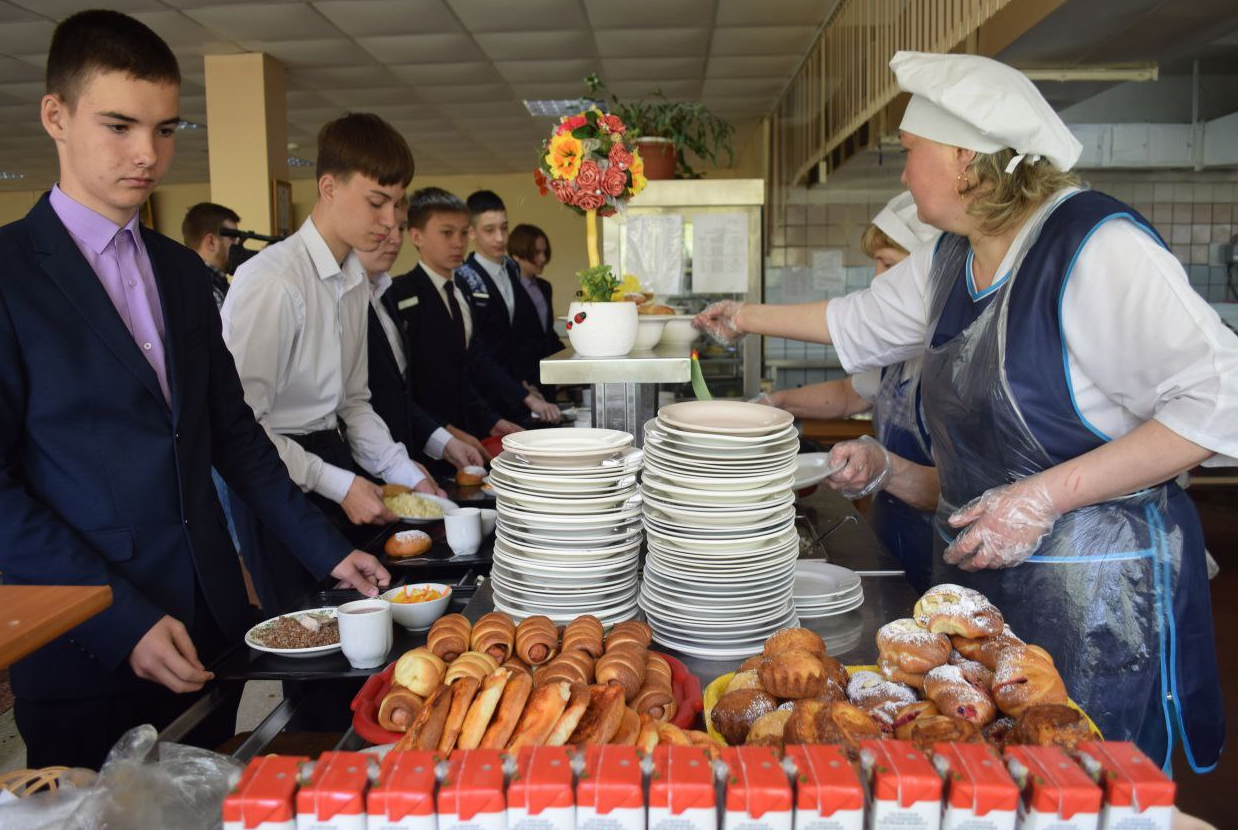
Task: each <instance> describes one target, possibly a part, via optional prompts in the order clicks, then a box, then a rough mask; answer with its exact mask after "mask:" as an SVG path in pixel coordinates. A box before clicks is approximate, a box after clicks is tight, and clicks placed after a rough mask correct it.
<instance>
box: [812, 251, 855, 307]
mask: <svg viewBox="0 0 1238 830" xmlns="http://www.w3.org/2000/svg"><path fill="white" fill-rule="evenodd" d="M812 287H813V288H815V289H816V290H817V291H818V292H819V293H820V295H821V296H820V297H818V299H821V298H822V297H841V296H843V295H844V294H846V293H847V272H846V271H845V270H844V269H843V252H842V251H837V250H822V251H813V252H812Z"/></svg>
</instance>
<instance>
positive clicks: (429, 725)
mask: <svg viewBox="0 0 1238 830" xmlns="http://www.w3.org/2000/svg"><path fill="white" fill-rule="evenodd" d="M450 708H451V687H449V686H439V687H438V688H437V689H435V690H434V693H433V694H432V695H430V696H429V697H428V698H426V702H425V705H424V706H422V707H421V711H419V712H418V713H417V717H416V718H415V719H414V720H413V722H412V724H411V725H410V726H409V727H408V731H407V732H405V733H404V737H402V738H400V740H399V741H397V742H396V745H395V749H397V750H407V749H420V750H431V749H435V748H437V747H438V742H439V738H441V737H442V735H443V727H444V725H445V724H446V723H447V713H448V710H449V709H450Z"/></svg>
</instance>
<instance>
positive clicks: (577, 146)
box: [533, 107, 646, 216]
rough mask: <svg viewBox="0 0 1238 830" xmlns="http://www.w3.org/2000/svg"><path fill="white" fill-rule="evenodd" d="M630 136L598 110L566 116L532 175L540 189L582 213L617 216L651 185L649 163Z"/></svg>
mask: <svg viewBox="0 0 1238 830" xmlns="http://www.w3.org/2000/svg"><path fill="white" fill-rule="evenodd" d="M627 131H628V130H627V127H626V126H625V125H624V123H623V121H622V120H621V119H620V118H619V116H617V115H610V114H608V113H604V112H602V111H601V110H599V109H598V108H597V107H590V108H589V109H587V110H585V111H584V112H581V113H578V114H576V115H572V116H564V117H563V118H561V119H560V120H559V123H558V124H557V125H555V128H554V132H552V133H551V135H550V138H548V139H546V141H544V142H542V152H541V160H540V164H539V165H538V168H537V169H536V170H534V171H533V178H534V180H535V181H536V182H537V188H538V190H539V191H540V192H541V194H542V195H543V196H545V195H546V194H547V193H550V192H553V193H554V195H555V198H556V199H558V200H559V201H560V202H562V203H563V204H565V205H567V206H568V207H570V208H571V209H572V210H574V211H576V212H577V213H580V214H584V215H587V214H588V213H589V211H597V213H598V215H600V216H612V215H614V214H615V212H616V211H618V210H619V209H620V207H621V206H622V205H623V203H624V202H626V201H627V200H628V199H630V198H632V197H633V196H635V195H636V194H638V193H640V192H641V191H642V190H644V189H645V184H646V180H645V163H644V162H643V161H641V157H640V154H639V153H638V152H637V151H636V145H635V144H633V143H632V140H631V138H630V137H629V136H628V135H627Z"/></svg>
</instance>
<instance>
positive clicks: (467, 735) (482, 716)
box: [456, 668, 512, 749]
mask: <svg viewBox="0 0 1238 830" xmlns="http://www.w3.org/2000/svg"><path fill="white" fill-rule="evenodd" d="M511 676H512V671H511V669H504V668H498V669H495V670H494V671H492V672H491V673H490V674H488V675H486V678H485V679H484V680H482V682H481V689H480V690H478V692H477V695H476V697H474V698H473V703H472V705H470V706H469V711H468V714H467V715H465V717H464V725H463V726H462V727H461V728H460V737H459V738H458V739H457V740H456V748H457V749H477V747H478V746H479V745H480V744H481V739H482V736H483V735H485V733H486V729H487V728H488V727H489V726H490V719H491V718H492V717H493V716H494V710H495V708H497V707H498V705H499V699H500V698H502V696H503V689H504V688H505V687H506V686H507V681H508V679H509V678H510V677H511Z"/></svg>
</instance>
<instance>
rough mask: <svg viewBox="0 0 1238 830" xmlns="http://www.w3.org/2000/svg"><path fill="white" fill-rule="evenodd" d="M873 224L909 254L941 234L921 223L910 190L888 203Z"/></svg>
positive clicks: (875, 217) (930, 226) (925, 223)
mask: <svg viewBox="0 0 1238 830" xmlns="http://www.w3.org/2000/svg"><path fill="white" fill-rule="evenodd" d="M873 224H874V225H876V226H877V229H878V230H880V231H881V232H882V233H884V234H885V235H886V236H888V237H890V239H891V240H892V241H894V242H897V243H898V244H899V245H901V246H902V247H903V250H904V251H907V252H908V253H910V252H911V251H914V250H915V249H916V248H919V247H920V246H921V245H923V244H924V243H925V242H928V241H929V240H930V239H933V238H934V237H936V236H937V234H939V233H941V231H939V230H937V228H934V227H933V226H932V225H930V224H928V223H927V222H921V221H920V215H919V213H918V211H917V210H916V200H915V199H914V198H913V197H912V195H911V191H910V190H904V191H903V192H902V193H900V194H898V195H897V196H895V197H894V198H893V199H891V200H890V201H889V202H887V203H886V206H885V207H883V208H882V209H881V211H880V212H879V213H878V214H877V215H876V216H874V217H873Z"/></svg>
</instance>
